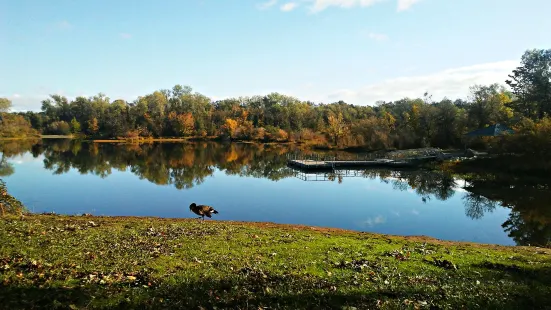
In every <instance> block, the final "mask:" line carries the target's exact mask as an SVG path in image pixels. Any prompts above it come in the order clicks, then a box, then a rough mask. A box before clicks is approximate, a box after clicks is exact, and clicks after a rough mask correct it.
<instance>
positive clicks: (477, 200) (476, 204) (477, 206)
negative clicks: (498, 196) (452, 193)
mask: <svg viewBox="0 0 551 310" xmlns="http://www.w3.org/2000/svg"><path fill="white" fill-rule="evenodd" d="M463 200H464V203H465V214H466V215H467V216H468V217H470V218H472V219H473V220H477V219H480V218H482V217H483V216H484V213H486V212H493V211H494V210H495V208H496V205H497V203H496V202H495V201H492V200H490V199H488V198H486V197H484V196H482V195H478V194H475V193H471V192H467V193H466V194H465V195H464V196H463Z"/></svg>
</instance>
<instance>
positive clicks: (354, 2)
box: [305, 0, 386, 13]
mask: <svg viewBox="0 0 551 310" xmlns="http://www.w3.org/2000/svg"><path fill="white" fill-rule="evenodd" d="M305 1H308V2H311V3H312V5H311V6H310V11H311V12H312V13H317V12H321V11H323V10H325V9H327V8H329V7H332V6H334V7H340V8H352V7H355V6H360V7H368V6H371V5H374V4H376V3H378V2H383V1H386V0H305Z"/></svg>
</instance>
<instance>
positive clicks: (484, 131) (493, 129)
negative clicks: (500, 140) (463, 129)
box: [465, 124, 514, 137]
mask: <svg viewBox="0 0 551 310" xmlns="http://www.w3.org/2000/svg"><path fill="white" fill-rule="evenodd" d="M507 133H509V134H512V133H514V130H513V129H511V128H509V127H507V126H505V125H501V124H495V125H491V126H488V127H486V128H481V129H477V130H474V131H471V132H469V133H466V134H465V135H466V136H469V137H482V136H485V137H494V136H499V135H501V134H507Z"/></svg>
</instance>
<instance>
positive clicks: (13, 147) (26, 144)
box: [0, 139, 40, 177]
mask: <svg viewBox="0 0 551 310" xmlns="http://www.w3.org/2000/svg"><path fill="white" fill-rule="evenodd" d="M39 141H40V140H37V139H26V140H2V141H0V152H1V153H2V155H1V156H2V157H1V158H0V176H3V177H7V176H10V175H12V174H13V172H14V168H13V165H12V164H10V163H9V162H8V159H10V158H13V157H15V156H18V155H22V154H24V153H26V152H28V151H29V150H31V149H32V148H33V145H36V144H37V143H38V142H39Z"/></svg>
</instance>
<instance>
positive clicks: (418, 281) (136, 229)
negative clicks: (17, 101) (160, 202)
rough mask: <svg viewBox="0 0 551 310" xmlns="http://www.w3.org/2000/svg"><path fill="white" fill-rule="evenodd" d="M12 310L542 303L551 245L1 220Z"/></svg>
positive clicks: (227, 225) (4, 300)
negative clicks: (543, 246)
mask: <svg viewBox="0 0 551 310" xmlns="http://www.w3.org/2000/svg"><path fill="white" fill-rule="evenodd" d="M0 240H1V243H0V308H5V309H36V308H46V309H55V308H60V309H81V308H88V309H96V308H109V309H112V308H121V309H132V308H135V309H148V308H166V309H264V308H265V307H267V308H266V309H301V308H308V309H326V308H327V309H354V308H356V309H378V308H380V309H416V308H420V309H423V308H426V309H431V308H432V309H532V308H538V309H542V308H545V307H550V305H551V251H550V250H549V249H538V248H533V247H532V248H530V247H500V246H487V245H476V244H467V243H452V242H442V241H437V240H432V239H428V238H406V237H394V236H384V235H375V234H367V233H357V232H346V231H340V230H329V229H314V228H309V227H293V226H283V225H275V224H260V223H256V224H255V223H234V222H222V221H212V220H211V221H205V222H201V221H198V220H177V219H157V218H115V217H113V218H110V217H77V216H51V215H29V216H26V217H25V218H24V219H20V218H19V217H14V216H7V217H4V218H1V219H0Z"/></svg>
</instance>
